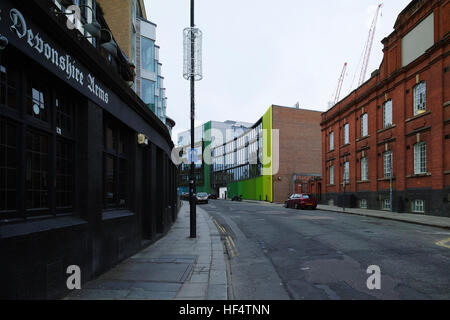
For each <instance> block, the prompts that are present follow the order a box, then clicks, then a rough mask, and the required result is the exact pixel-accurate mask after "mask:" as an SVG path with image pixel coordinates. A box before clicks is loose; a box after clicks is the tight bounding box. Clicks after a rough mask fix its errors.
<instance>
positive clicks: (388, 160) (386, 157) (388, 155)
mask: <svg viewBox="0 0 450 320" xmlns="http://www.w3.org/2000/svg"><path fill="white" fill-rule="evenodd" d="M383 172H384V177H385V178H390V177H391V174H392V151H386V152H385V153H384V154H383Z"/></svg>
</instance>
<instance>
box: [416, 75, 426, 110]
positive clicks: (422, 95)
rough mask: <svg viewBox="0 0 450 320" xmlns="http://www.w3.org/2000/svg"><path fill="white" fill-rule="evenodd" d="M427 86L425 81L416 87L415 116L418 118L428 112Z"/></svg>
mask: <svg viewBox="0 0 450 320" xmlns="http://www.w3.org/2000/svg"><path fill="white" fill-rule="evenodd" d="M426 91H427V86H426V83H425V81H423V82H421V83H419V84H418V85H416V86H415V87H414V115H415V116H417V115H419V114H421V113H424V112H425V111H426V110H427V102H426V100H427V99H426V97H427V96H426Z"/></svg>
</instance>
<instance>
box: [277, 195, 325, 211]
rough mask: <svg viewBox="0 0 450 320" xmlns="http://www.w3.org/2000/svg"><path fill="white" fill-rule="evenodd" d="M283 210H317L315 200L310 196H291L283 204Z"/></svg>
mask: <svg viewBox="0 0 450 320" xmlns="http://www.w3.org/2000/svg"><path fill="white" fill-rule="evenodd" d="M284 207H285V208H293V209H313V210H316V208H317V200H316V199H314V197H313V196H312V195H310V194H293V195H292V196H290V197H289V199H287V201H286V202H285V203H284Z"/></svg>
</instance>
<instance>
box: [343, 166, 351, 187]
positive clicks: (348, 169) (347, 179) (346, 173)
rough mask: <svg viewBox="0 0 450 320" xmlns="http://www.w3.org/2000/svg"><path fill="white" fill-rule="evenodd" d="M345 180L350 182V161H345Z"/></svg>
mask: <svg viewBox="0 0 450 320" xmlns="http://www.w3.org/2000/svg"><path fill="white" fill-rule="evenodd" d="M344 182H345V183H346V184H348V183H349V182H350V162H348V161H347V162H345V163H344Z"/></svg>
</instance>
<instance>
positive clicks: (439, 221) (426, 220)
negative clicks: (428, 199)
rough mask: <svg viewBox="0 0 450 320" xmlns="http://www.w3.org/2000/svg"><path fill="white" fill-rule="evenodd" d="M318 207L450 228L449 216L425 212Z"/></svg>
mask: <svg viewBox="0 0 450 320" xmlns="http://www.w3.org/2000/svg"><path fill="white" fill-rule="evenodd" d="M243 202H247V203H255V204H261V205H266V206H274V207H281V206H283V204H281V203H270V202H263V201H255V200H243ZM317 209H318V210H323V211H332V212H340V213H345V214H355V215H360V216H365V217H373V218H380V219H387V220H395V221H402V222H407V223H414V224H419V225H423V226H430V227H438V228H445V229H450V218H447V217H437V216H430V215H425V214H415V213H414V214H412V213H398V212H389V211H381V210H371V209H359V208H345V209H343V208H341V207H337V206H329V205H321V204H319V205H318V206H317Z"/></svg>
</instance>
